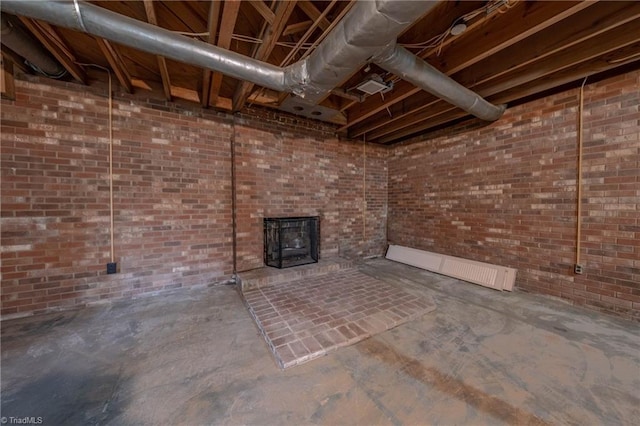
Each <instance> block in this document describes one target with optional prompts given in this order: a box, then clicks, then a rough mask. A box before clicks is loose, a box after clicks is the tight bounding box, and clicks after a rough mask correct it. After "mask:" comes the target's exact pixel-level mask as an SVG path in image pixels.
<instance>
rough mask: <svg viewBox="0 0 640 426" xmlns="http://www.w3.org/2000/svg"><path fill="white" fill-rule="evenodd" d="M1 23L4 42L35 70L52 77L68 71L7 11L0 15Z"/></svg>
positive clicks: (62, 74) (59, 76) (57, 76)
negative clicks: (16, 22) (13, 19)
mask: <svg viewBox="0 0 640 426" xmlns="http://www.w3.org/2000/svg"><path fill="white" fill-rule="evenodd" d="M0 25H1V26H2V29H1V35H2V37H1V38H0V40H1V41H2V44H4V45H5V46H7V47H8V48H9V49H11V50H13V51H14V52H15V53H17V54H18V55H20V56H22V57H23V58H24V59H25V62H26V64H27V65H29V66H30V67H31V68H32V69H33V70H34V71H36V72H39V73H41V74H43V75H45V76H47V77H51V78H61V77H63V76H64V75H65V74H66V73H67V71H66V70H65V69H64V68H63V67H62V65H60V64H59V63H58V61H56V60H55V59H54V58H52V57H51V55H49V52H47V51H46V50H45V49H44V47H42V45H40V43H38V42H37V41H36V40H34V39H33V38H32V37H31V35H29V34H28V33H27V32H26V31H24V30H23V29H22V28H20V26H18V25H16V24H15V23H14V22H13V21H12V20H11V18H10V17H9V15H7V14H6V13H2V15H1V16H0Z"/></svg>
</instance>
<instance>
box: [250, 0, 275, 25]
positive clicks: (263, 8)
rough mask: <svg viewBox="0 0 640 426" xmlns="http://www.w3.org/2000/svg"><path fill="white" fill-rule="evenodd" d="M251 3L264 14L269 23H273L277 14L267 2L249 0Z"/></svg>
mask: <svg viewBox="0 0 640 426" xmlns="http://www.w3.org/2000/svg"><path fill="white" fill-rule="evenodd" d="M249 3H250V4H251V6H253V8H254V9H255V10H257V11H258V13H259V14H260V15H262V17H263V18H264V20H265V21H267V23H268V24H269V25H273V23H274V21H275V19H276V14H275V13H273V11H272V10H271V9H269V6H267V5H266V4H265V2H263V1H262V0H249Z"/></svg>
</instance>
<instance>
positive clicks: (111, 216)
mask: <svg viewBox="0 0 640 426" xmlns="http://www.w3.org/2000/svg"><path fill="white" fill-rule="evenodd" d="M76 64H77V65H82V66H86V67H95V68H99V69H101V70H103V71H106V72H107V74H108V75H109V239H110V244H109V245H110V250H109V254H110V258H111V263H114V262H115V258H116V257H115V245H114V233H115V232H114V230H115V224H114V214H113V95H112V78H111V70H110V69H109V68H106V67H103V66H102V65H98V64H83V63H80V62H76Z"/></svg>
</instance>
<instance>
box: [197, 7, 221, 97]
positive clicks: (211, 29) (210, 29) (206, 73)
mask: <svg viewBox="0 0 640 426" xmlns="http://www.w3.org/2000/svg"><path fill="white" fill-rule="evenodd" d="M221 10H222V1H220V0H211V2H210V3H209V17H208V19H207V33H208V35H207V43H209V44H216V39H217V36H218V21H219V20H220V11H221ZM212 75H213V71H211V70H210V69H206V68H205V69H204V70H203V71H202V95H201V96H200V103H201V104H202V106H203V107H205V108H206V107H208V106H209V90H210V89H211V76H212Z"/></svg>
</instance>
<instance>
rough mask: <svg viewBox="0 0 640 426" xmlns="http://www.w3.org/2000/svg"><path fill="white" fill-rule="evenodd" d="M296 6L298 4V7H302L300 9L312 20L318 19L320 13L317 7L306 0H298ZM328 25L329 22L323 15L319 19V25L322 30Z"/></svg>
mask: <svg viewBox="0 0 640 426" xmlns="http://www.w3.org/2000/svg"><path fill="white" fill-rule="evenodd" d="M298 6H300V9H302V11H303V12H304V13H305V14H306V15H307V16H308V17H309V18H311V19H313V20H314V21H317V20H318V19H320V15H322V13H321V12H320V11H319V10H318V8H317V7H315V5H314V4H313V3H311V2H310V1H308V0H303V1H299V2H298ZM330 25H331V22H329V20H328V19H327V18H325V17H323V18H322V19H320V23H319V26H320V28H322V30H323V31H326V30H327V29H328V28H329V26H330Z"/></svg>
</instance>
